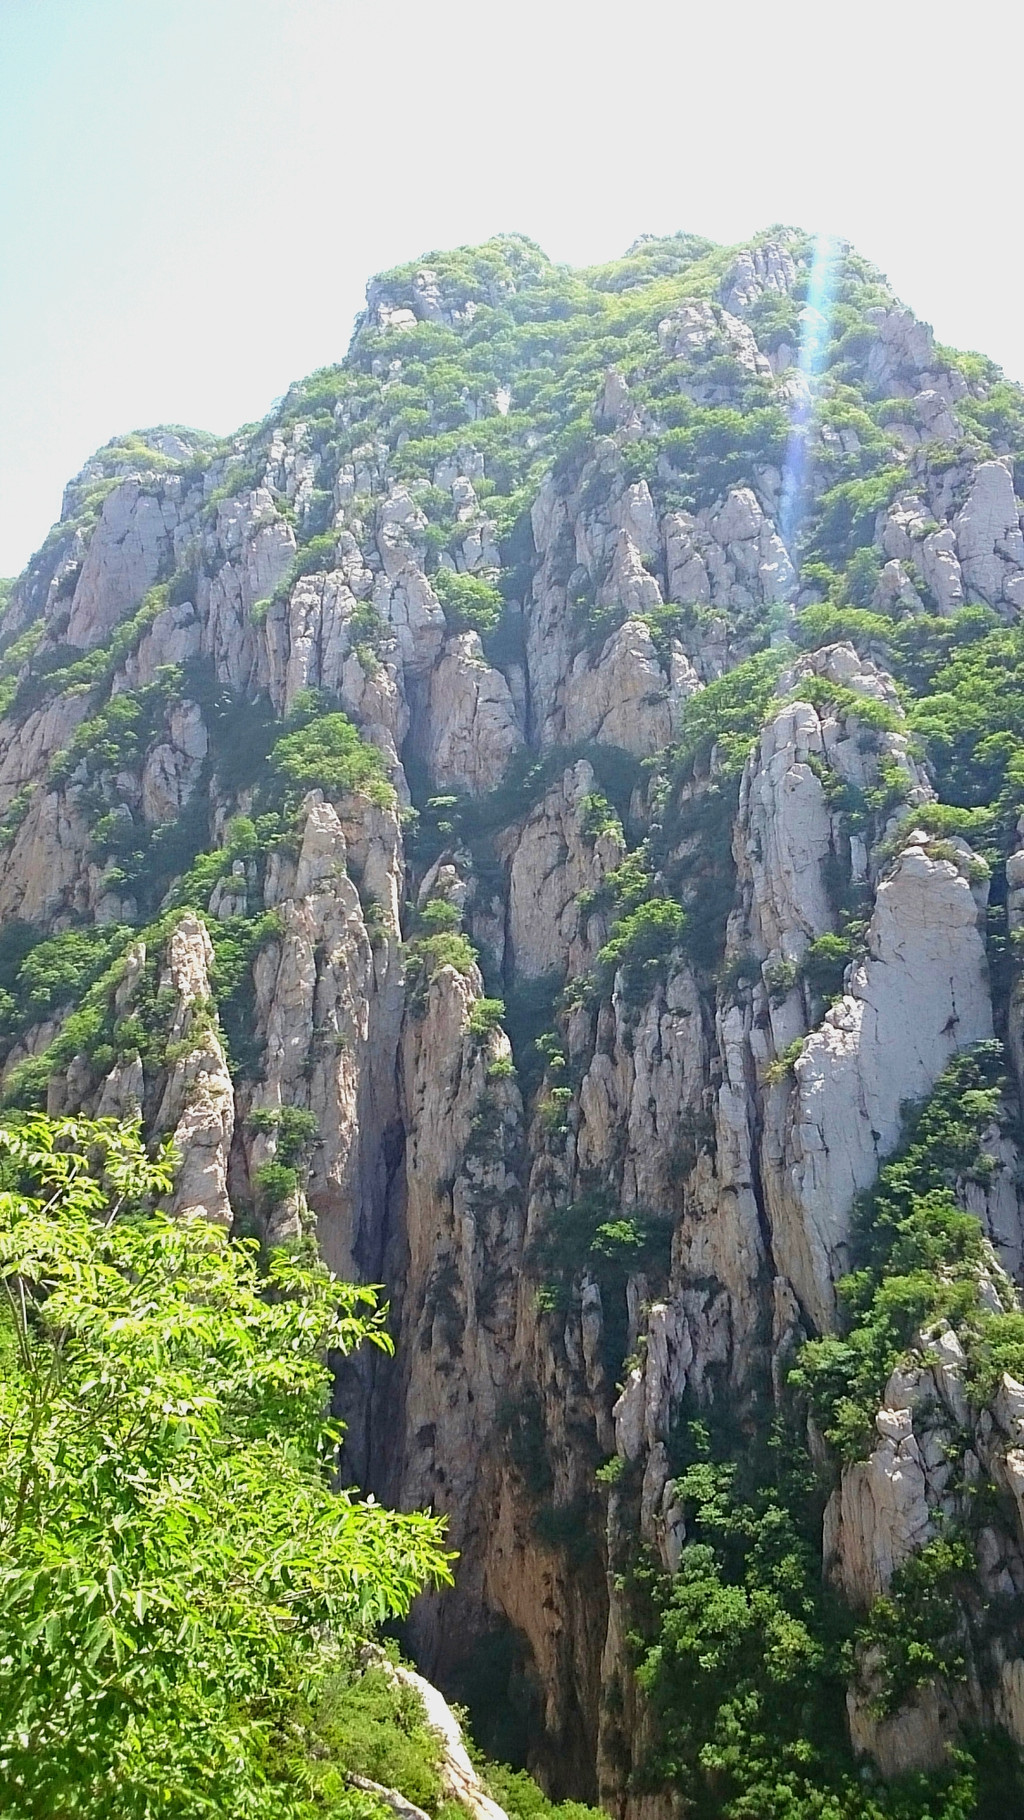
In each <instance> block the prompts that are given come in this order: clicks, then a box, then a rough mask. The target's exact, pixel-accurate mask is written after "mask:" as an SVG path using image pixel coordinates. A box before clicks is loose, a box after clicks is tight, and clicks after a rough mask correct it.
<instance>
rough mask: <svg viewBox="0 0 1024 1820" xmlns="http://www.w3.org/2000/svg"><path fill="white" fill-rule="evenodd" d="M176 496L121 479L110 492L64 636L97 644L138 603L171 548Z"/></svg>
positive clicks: (158, 572) (83, 569) (78, 585)
mask: <svg viewBox="0 0 1024 1820" xmlns="http://www.w3.org/2000/svg"><path fill="white" fill-rule="evenodd" d="M177 521H178V512H177V502H176V501H173V500H171V499H169V498H166V497H164V496H163V493H162V490H161V491H159V492H158V491H150V490H149V489H148V488H146V487H145V486H144V485H143V483H142V482H141V481H138V480H125V481H122V483H121V485H120V486H119V487H116V488H115V489H114V491H113V492H112V493H111V494H110V495H109V496H108V498H107V499H106V501H105V502H104V506H103V510H102V512H101V514H100V519H99V523H98V524H97V526H96V530H95V532H94V534H93V537H92V541H91V542H90V544H89V548H88V550H87V552H86V555H85V560H84V562H83V564H82V571H81V574H80V575H79V578H78V583H77V585H76V587H75V592H74V596H73V598H72V601H71V616H70V618H69V620H68V628H67V639H68V643H69V644H72V645H86V646H88V645H96V644H100V643H101V642H102V640H103V639H104V638H105V637H106V636H107V634H108V633H109V632H110V631H111V630H112V628H113V627H114V626H116V625H117V623H118V620H120V619H123V618H126V617H127V615H128V614H129V613H132V612H134V610H135V608H136V607H137V606H139V604H140V602H141V600H142V596H143V595H144V594H145V593H146V591H147V589H149V588H151V587H152V586H153V583H154V582H155V581H156V580H157V578H158V576H159V574H160V571H161V568H162V567H163V566H164V564H165V563H166V561H167V558H168V557H169V556H170V554H171V548H172V537H173V534H174V530H175V526H176V524H177Z"/></svg>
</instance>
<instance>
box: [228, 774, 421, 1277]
mask: <svg viewBox="0 0 1024 1820" xmlns="http://www.w3.org/2000/svg"><path fill="white" fill-rule="evenodd" d="M343 815H344V819H343ZM397 859H398V828H397V822H396V820H395V817H394V815H393V813H392V812H391V811H390V810H381V809H378V808H376V807H375V806H374V805H373V804H371V803H370V802H368V801H366V800H365V799H360V798H354V799H351V801H350V802H349V803H348V804H347V805H345V804H343V805H341V806H340V809H339V808H335V806H334V805H333V804H331V803H329V802H326V801H325V800H324V798H323V796H322V793H321V792H319V791H314V792H312V793H311V794H310V795H309V796H308V797H307V798H306V800H305V803H304V804H303V809H302V838H301V845H300V848H299V852H298V856H297V858H296V859H294V860H288V859H287V858H283V859H282V860H280V861H279V863H277V864H276V865H272V868H271V872H270V874H269V876H268V879H267V883H266V886H265V899H266V902H267V905H268V908H271V909H273V910H274V911H275V912H276V914H277V916H278V919H279V922H280V929H281V933H280V936H279V937H278V938H277V939H275V940H273V941H271V942H270V943H269V944H268V945H267V947H265V948H264V949H263V950H262V951H261V953H260V954H259V956H258V958H257V961H256V964H255V968H254V983H255V990H256V1028H257V1031H258V1033H259V1035H260V1038H261V1040H262V1042H263V1044H264V1046H265V1050H264V1053H265V1060H264V1068H263V1080H262V1082H261V1084H260V1085H259V1086H258V1088H257V1090H256V1093H255V1096H254V1100H253V1110H254V1111H257V1112H263V1113H271V1114H273V1113H274V1112H275V1111H278V1110H279V1109H280V1108H281V1107H286V1106H298V1107H300V1108H301V1109H303V1110H308V1111H310V1112H312V1113H313V1115H314V1116H315V1119H316V1123H317V1130H318V1133H319V1141H318V1145H317V1148H316V1151H315V1154H314V1157H313V1161H312V1164H311V1167H310V1171H309V1180H308V1184H307V1188H306V1195H307V1199H308V1202H309V1205H310V1208H311V1209H312V1211H313V1213H314V1214H315V1215H316V1217H317V1222H318V1230H319V1233H320V1240H321V1245H322V1248H323V1252H324V1256H325V1257H326V1258H327V1260H328V1262H329V1263H330V1264H331V1266H332V1268H334V1269H336V1270H337V1271H338V1273H339V1275H345V1274H348V1275H353V1274H355V1275H358V1274H360V1273H361V1272H363V1271H364V1270H366V1271H370V1272H372V1271H373V1269H374V1268H375V1249H376V1248H377V1247H378V1246H379V1238H378V1236H377V1230H376V1229H377V1226H378V1224H379V1219H380V1210H381V1207H382V1204H383V1198H384V1195H385V1191H386V1183H387V1157H386V1133H387V1131H388V1130H389V1128H390V1127H391V1125H392V1124H393V1122H394V1119H395V1116H396V1099H395V1057H396V1051H397V1045H398V1036H399V1029H400V1024H401V1010H402V997H401V983H400V974H399V966H398V954H397V934H398V919H397V899H398V890H397ZM350 863H351V864H353V865H355V864H358V867H359V872H360V876H361V878H362V881H363V890H364V897H365V901H366V902H367V903H368V902H370V901H371V899H372V901H373V902H374V903H375V904H376V905H377V906H379V912H380V917H379V922H378V923H377V924H375V926H374V929H373V934H372V938H371V934H370V933H368V931H367V926H366V921H365V917H364V909H363V901H362V900H361V899H360V895H359V892H358V891H357V889H356V887H355V885H354V883H353V882H352V878H351V876H350V873H349V869H348V868H349V865H350ZM275 1154H276V1139H275V1137H274V1136H273V1135H272V1134H263V1135H258V1136H257V1137H256V1138H255V1139H254V1140H253V1143H252V1145H251V1147H250V1153H249V1167H250V1171H251V1172H252V1171H257V1170H258V1169H259V1168H260V1167H261V1166H262V1165H263V1164H265V1163H267V1162H270V1161H272V1160H273V1158H274V1156H275Z"/></svg>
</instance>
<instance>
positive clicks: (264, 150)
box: [0, 0, 1024, 574]
mask: <svg viewBox="0 0 1024 1820" xmlns="http://www.w3.org/2000/svg"><path fill="white" fill-rule="evenodd" d="M1021 12H1022V9H1021V8H1020V7H1019V5H1017V4H1016V0H1014V3H1013V4H1011V3H1010V0H973V3H972V5H971V6H970V7H968V8H957V10H956V13H955V14H954V13H952V11H949V12H947V11H946V10H940V9H939V8H938V7H936V6H935V5H934V3H929V4H918V3H917V0H857V3H856V4H853V0H842V3H841V4H836V3H835V0H833V3H832V4H829V3H828V0H777V3H776V4H771V0H758V4H756V5H754V4H749V3H748V0H733V3H732V4H728V3H723V4H719V5H716V6H712V5H709V4H708V3H707V0H702V4H700V5H693V4H692V3H691V0H674V3H673V4H666V3H664V0H647V3H646V4H639V5H636V4H634V5H632V6H629V7H625V6H622V5H621V4H620V5H617V6H615V7H614V9H608V8H601V7H599V6H597V5H594V4H593V3H590V4H582V3H577V0H516V3H515V4H505V5H497V4H494V3H493V0H475V3H473V4H470V3H469V0H433V3H432V4H431V3H430V0H419V3H418V4H412V3H411V0H380V3H379V4H370V3H368V0H0V574H5V573H6V574H10V573H13V572H14V571H15V570H16V569H18V568H20V566H21V564H22V563H23V562H24V561H25V559H26V558H27V556H28V555H29V554H30V552H31V551H32V550H33V549H34V548H35V547H36V546H37V545H38V544H39V542H40V541H41V539H42V537H43V536H44V535H45V532H46V530H47V528H48V526H49V524H50V523H51V521H52V520H53V518H54V517H55V516H56V515H57V512H58V509H59V505H60V493H61V488H62V486H63V483H64V481H65V480H66V479H67V478H68V476H69V475H70V474H72V473H73V472H74V471H75V470H76V468H78V467H79V466H80V465H81V463H82V462H83V460H84V459H85V457H86V456H87V455H88V454H89V453H90V452H91V450H92V449H93V448H95V447H96V446H97V445H98V444H100V443H102V442H104V441H106V440H107V438H108V437H110V436H112V435H115V434H117V433H118V432H120V431H124V430H128V429H131V428H134V427H142V426H145V425H148V424H151V423H155V422H160V421H171V422H184V423H192V424H198V425H200V426H202V427H203V428H206V429H211V430H215V431H218V432H225V431H228V430H231V429H234V428H236V427H237V426H238V425H239V424H240V423H242V422H244V421H246V420H251V419H255V418H259V417H261V416H262V415H263V413H264V412H265V410H266V409H267V407H268V405H269V404H270V402H271V400H272V399H273V398H274V397H275V396H276V395H277V394H279V393H281V392H282V391H284V389H285V387H286V386H287V385H288V383H289V381H290V380H292V379H294V378H297V377H299V376H300V375H301V374H303V373H305V372H308V371H310V370H311V369H312V368H313V367H316V366H321V365H324V364H325V363H326V362H328V361H332V360H336V359H338V358H340V356H341V355H342V354H343V353H344V351H345V347H346V345H347V342H348V337H349V333H350V330H351V326H352V318H353V316H354V314H355V312H356V310H357V309H358V308H359V307H360V304H361V301H362V293H363V287H364V285H365V282H366V279H367V277H368V276H369V275H370V273H372V272H373V271H375V270H378V269H380V268H381V267H384V266H387V265H392V264H395V263H397V262H398V261H399V260H403V259H409V258H414V257H416V256H417V255H418V254H420V253H422V252H425V251H427V250H429V249H430V248H431V247H436V246H448V245H454V244H459V243H463V242H467V241H473V240H480V239H485V238H487V236H488V235H490V234H492V233H494V232H497V231H501V230H517V231H520V232H523V233H526V234H529V235H531V236H532V238H533V239H535V240H538V241H539V242H540V244H541V245H542V246H543V247H544V248H545V250H546V251H547V252H548V253H549V254H550V255H551V256H552V258H557V259H567V260H570V261H572V262H573V263H582V262H589V261H594V260H600V259H607V258H613V257H615V256H616V255H617V254H618V253H621V252H622V251H624V249H625V247H626V246H627V245H628V244H629V242H630V241H632V240H634V239H635V238H636V237H637V236H638V235H639V234H641V233H667V232H671V231H672V230H674V229H677V228H682V229H689V230H692V231H696V232H699V233H703V234H707V235H709V236H711V237H712V238H714V239H718V240H733V239H737V238H740V237H742V236H744V235H746V234H749V233H751V232H753V231H754V230H755V229H756V228H758V227H760V226H764V225H766V224H767V223H769V222H772V221H789V222H794V223H797V224H799V225H802V226H806V227H811V228H825V229H828V230H831V231H833V232H835V233H838V234H841V235H845V236H847V237H849V238H850V239H852V240H853V241H854V242H855V243H856V244H857V246H858V247H859V248H860V250H861V251H862V252H863V253H865V254H866V255H867V256H868V257H870V258H872V259H874V260H875V261H876V262H877V263H878V264H879V265H880V266H882V268H883V269H884V270H885V271H886V272H887V273H888V275H889V277H890V279H891V280H892V282H893V283H894V285H895V286H896V288H897V290H898V291H899V292H900V293H901V294H902V295H903V297H904V298H905V299H906V301H907V302H908V303H910V304H912V305H913V307H914V308H915V309H916V310H917V311H918V313H919V314H920V315H923V316H925V317H926V318H927V319H928V320H930V321H931V322H933V323H934V326H935V328H936V331H937V333H938V334H939V336H940V338H941V339H943V340H946V341H950V342H954V343H958V344H959V345H962V346H969V347H980V348H982V349H983V350H984V351H985V352H986V353H989V354H991V355H993V356H994V358H996V359H997V360H999V361H1001V362H1002V364H1003V365H1004V366H1005V367H1006V369H1007V371H1008V372H1009V373H1010V374H1011V375H1012V376H1014V377H1021V378H1024V312H1022V308H1021V302H1020V298H1021V293H1022V288H1024V246H1022V233H1024V226H1022V219H1021V208H1020V200H1019V196H1020V186H1019V158H1020V151H1019V135H1018V129H1017V126H1016V124H1015V122H1016V115H1017V97H1018V94H1019V87H1020V80H1021V73H1022V52H1024V28H1022V23H1021Z"/></svg>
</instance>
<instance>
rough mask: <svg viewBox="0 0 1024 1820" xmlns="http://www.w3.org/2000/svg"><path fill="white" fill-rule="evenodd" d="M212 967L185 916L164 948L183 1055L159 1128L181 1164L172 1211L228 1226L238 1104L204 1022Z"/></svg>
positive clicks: (202, 939) (205, 940) (201, 934)
mask: <svg viewBox="0 0 1024 1820" xmlns="http://www.w3.org/2000/svg"><path fill="white" fill-rule="evenodd" d="M212 962H213V948H212V947H211V944H210V938H209V936H208V935H207V933H206V930H205V928H204V926H203V924H202V923H201V922H200V920H199V918H198V917H197V916H194V915H191V914H188V915H186V916H183V917H182V919H181V921H180V922H179V923H178V925H177V927H176V928H175V929H174V931H173V932H172V934H171V937H170V941H169V942H168V945H167V955H166V960H165V964H164V972H163V975H162V977H161V981H160V984H161V987H162V988H163V989H164V990H166V991H170V992H173V993H174V994H175V995H176V998H177V1006H176V1008H175V1011H174V1014H173V1020H172V1023H171V1030H170V1036H171V1041H172V1043H173V1044H174V1045H175V1049H176V1050H177V1049H181V1050H183V1053H182V1054H180V1055H179V1056H178V1059H176V1060H175V1061H174V1062H173V1063H172V1065H171V1068H170V1071H169V1073H168V1077H167V1082H166V1085H165V1087H164V1091H163V1097H162V1099H161V1102H160V1107H159V1111H158V1112H157V1115H156V1123H157V1128H158V1129H159V1130H162V1131H169V1132H170V1133H171V1135H172V1140H173V1143H174V1148H175V1150H176V1151H177V1153H178V1155H179V1156H180V1158H181V1165H180V1168H179V1170H178V1174H177V1178H176V1181H175V1184H174V1192H173V1195H172V1198H171V1210H172V1212H174V1213H176V1214H180V1215H181V1216H182V1217H183V1218H195V1217H198V1218H200V1219H205V1220H212V1221H213V1222H214V1223H215V1224H216V1225H222V1226H226V1225H229V1224H230V1222H231V1217H232V1216H231V1204H230V1201H229V1199H228V1189H227V1160H228V1151H229V1150H230V1147H231V1137H232V1132H233V1129H234V1120H235V1098H234V1089H233V1087H232V1084H231V1076H230V1074H229V1073H228V1067H227V1061H226V1059H225V1055H224V1049H223V1046H222V1044H221V1042H220V1038H219V1036H218V1035H217V1031H216V1028H215V1027H214V1026H213V1024H212V1023H210V1022H209V1013H208V1010H207V1007H208V1005H209V1002H210V977H209V975H210V967H211V964H212Z"/></svg>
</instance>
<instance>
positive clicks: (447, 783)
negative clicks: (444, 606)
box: [426, 632, 522, 796]
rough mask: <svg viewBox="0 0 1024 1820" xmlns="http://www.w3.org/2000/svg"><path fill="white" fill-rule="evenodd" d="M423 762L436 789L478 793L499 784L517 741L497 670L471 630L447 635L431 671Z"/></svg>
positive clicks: (504, 686) (506, 689)
mask: <svg viewBox="0 0 1024 1820" xmlns="http://www.w3.org/2000/svg"><path fill="white" fill-rule="evenodd" d="M428 704H429V705H428V711H427V712H428V721H429V726H430V729H431V731H430V735H429V743H428V748H427V754H426V757H427V764H428V766H429V769H430V775H431V777H432V778H433V780H434V783H435V784H436V786H437V788H438V789H439V790H453V789H454V790H458V791H461V792H464V793H465V794H466V795H468V796H482V795H483V794H484V793H485V792H486V791H488V790H494V789H496V788H497V786H498V784H500V782H501V780H502V778H503V777H504V775H505V772H506V771H507V769H508V765H509V760H510V759H511V758H512V756H513V754H514V753H515V752H516V751H517V750H518V749H519V747H520V746H521V744H522V734H521V733H520V730H519V726H518V723H517V716H516V710H515V705H514V703H513V700H512V696H511V693H510V690H509V686H508V683H507V682H506V680H505V678H504V676H503V675H502V674H501V671H500V670H494V669H492V668H491V666H490V665H489V664H487V663H485V661H484V655H483V650H482V647H481V644H480V639H479V636H478V634H477V633H476V632H461V633H457V634H455V636H454V637H452V638H450V639H449V640H448V642H447V644H446V646H445V649H444V652H443V654H442V656H441V657H440V658H439V659H438V662H437V663H436V664H435V666H434V668H433V670H432V671H431V673H430V692H429V698H428Z"/></svg>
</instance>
